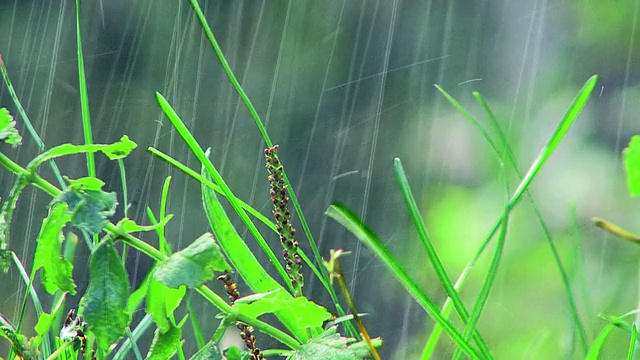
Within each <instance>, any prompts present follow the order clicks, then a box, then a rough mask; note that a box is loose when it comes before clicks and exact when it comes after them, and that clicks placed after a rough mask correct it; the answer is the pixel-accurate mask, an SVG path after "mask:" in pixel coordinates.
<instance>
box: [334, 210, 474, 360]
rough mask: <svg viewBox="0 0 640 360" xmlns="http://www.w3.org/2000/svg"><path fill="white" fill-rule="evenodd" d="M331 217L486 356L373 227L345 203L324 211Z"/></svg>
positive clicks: (451, 331)
mask: <svg viewBox="0 0 640 360" xmlns="http://www.w3.org/2000/svg"><path fill="white" fill-rule="evenodd" d="M325 214H327V215H328V216H329V217H330V218H332V219H334V220H335V221H337V222H338V223H339V224H340V225H342V226H343V227H344V228H345V229H347V230H348V231H349V232H351V233H352V234H353V235H354V236H355V237H356V238H357V239H358V240H360V241H361V242H362V243H364V244H365V245H366V246H367V247H368V248H369V249H370V250H371V251H373V252H374V253H375V254H376V256H377V257H378V258H379V259H380V260H381V261H382V263H383V264H384V265H385V266H386V267H387V269H388V270H389V272H391V274H393V275H394V276H395V277H396V279H397V280H398V281H399V282H400V284H402V286H403V287H404V288H405V290H407V292H408V293H409V294H410V295H411V296H412V297H413V298H414V299H415V300H416V302H418V304H419V305H420V306H421V307H422V308H423V309H424V310H425V311H426V312H427V314H428V315H429V316H430V317H431V318H432V319H434V320H435V321H436V322H437V323H438V324H440V326H442V328H443V329H444V331H445V332H446V333H447V334H448V335H449V336H450V337H451V339H452V340H453V341H454V342H455V343H456V344H457V345H458V346H459V347H460V348H461V349H462V351H464V352H465V354H467V356H469V357H470V358H472V359H481V358H483V357H482V356H481V355H480V354H479V353H478V352H477V351H476V349H474V348H473V347H472V346H471V345H470V344H469V343H468V342H467V341H465V340H464V338H463V337H462V335H461V334H460V332H458V330H456V328H455V327H454V326H453V325H452V324H451V323H450V322H449V320H447V319H446V318H445V317H443V316H442V314H441V313H440V310H439V309H438V308H437V307H436V306H435V305H434V304H433V302H432V301H431V300H430V299H429V298H428V297H427V295H426V294H425V293H424V291H422V290H421V289H420V288H419V286H418V284H417V283H416V282H415V280H413V279H412V278H411V277H410V276H409V274H408V273H407V271H406V270H405V269H404V268H403V267H402V265H401V264H400V262H398V260H396V259H395V257H394V256H393V255H392V254H391V252H390V251H389V249H388V248H387V247H386V246H385V245H384V243H383V242H382V241H381V240H380V239H379V238H378V237H377V236H376V235H375V234H374V233H373V231H372V230H370V229H369V228H368V227H367V226H366V225H365V224H364V223H363V222H362V221H361V220H360V219H359V218H358V216H357V215H356V214H355V213H353V212H352V211H351V210H349V209H348V208H347V207H346V206H344V205H342V204H338V203H334V204H333V205H331V206H330V207H329V208H328V209H327V211H326V212H325Z"/></svg>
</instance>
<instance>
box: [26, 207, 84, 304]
mask: <svg viewBox="0 0 640 360" xmlns="http://www.w3.org/2000/svg"><path fill="white" fill-rule="evenodd" d="M69 220H71V214H69V213H68V212H67V204H65V203H57V204H55V205H53V206H52V207H51V209H50V210H49V216H48V217H47V218H46V219H44V221H43V222H42V227H41V228H40V234H38V246H37V247H36V253H35V255H34V260H33V261H34V265H35V270H38V269H40V268H44V269H43V272H42V284H43V285H44V288H45V289H46V290H47V292H48V293H49V294H54V293H55V292H56V291H57V290H58V289H60V290H62V291H65V292H68V293H70V294H71V295H75V293H76V284H75V283H74V282H73V277H72V271H73V264H71V262H70V261H68V260H67V259H65V258H64V257H63V256H62V253H61V252H62V241H63V240H64V235H63V233H62V229H63V228H64V226H65V225H66V224H67V222H69Z"/></svg>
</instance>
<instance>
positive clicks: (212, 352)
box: [189, 341, 223, 360]
mask: <svg viewBox="0 0 640 360" xmlns="http://www.w3.org/2000/svg"><path fill="white" fill-rule="evenodd" d="M222 359H223V357H222V352H221V351H220V349H219V348H218V345H216V343H215V342H213V341H209V342H208V343H207V345H205V346H204V347H203V348H201V349H200V350H198V352H197V353H195V354H193V356H192V357H190V358H189V360H222Z"/></svg>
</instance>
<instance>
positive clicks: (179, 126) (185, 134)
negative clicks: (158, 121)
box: [156, 93, 290, 284]
mask: <svg viewBox="0 0 640 360" xmlns="http://www.w3.org/2000/svg"><path fill="white" fill-rule="evenodd" d="M156 99H157V100H158V104H159V105H160V107H161V108H162V110H163V111H164V113H165V115H166V116H167V118H168V119H169V121H171V124H173V126H174V128H175V129H176V131H177V132H178V134H180V136H181V137H182V139H183V140H184V141H185V143H186V144H187V146H189V148H190V149H191V151H192V152H193V154H194V155H195V156H196V158H197V159H198V160H199V161H200V163H201V164H202V166H204V168H205V169H206V171H207V173H208V174H209V175H210V176H211V178H212V179H213V181H214V182H215V183H216V184H218V186H219V187H220V189H221V190H222V192H223V193H224V194H225V197H226V198H227V201H229V204H230V205H231V207H232V208H233V210H234V211H235V212H236V213H237V214H238V216H239V217H240V219H241V220H242V222H243V223H244V224H245V226H246V227H247V229H249V232H250V233H251V235H253V237H254V238H255V239H256V241H257V242H258V245H260V248H261V249H262V251H263V252H264V253H265V254H266V255H267V257H268V258H269V261H271V263H272V264H273V265H274V266H275V268H276V270H277V271H278V273H279V274H280V277H282V279H283V280H284V281H285V282H287V283H289V282H288V281H287V279H288V278H289V277H288V276H287V273H286V271H285V270H284V267H283V266H282V264H281V263H280V261H279V259H278V258H277V257H276V255H275V254H274V253H273V250H271V248H269V245H267V242H266V241H265V239H264V238H263V237H262V235H261V234H260V232H259V231H258V229H257V228H256V226H255V225H254V224H253V221H251V219H250V218H249V216H247V214H246V213H245V212H244V210H242V207H241V206H240V203H239V202H238V201H237V200H236V199H237V198H236V196H235V195H234V194H233V192H232V191H231V188H229V186H228V185H227V183H226V182H225V181H224V179H223V178H222V176H221V175H220V173H219V172H218V170H216V168H215V167H214V166H213V163H211V161H210V160H209V158H208V157H207V156H206V155H205V152H204V150H202V148H201V147H200V145H199V144H198V142H197V141H196V139H195V138H194V137H193V135H192V134H191V132H189V129H188V128H187V127H186V126H185V125H184V122H182V120H181V119H180V117H179V116H178V114H177V113H176V112H175V111H174V110H173V108H172V107H171V105H170V104H169V102H167V100H166V99H165V98H164V96H162V95H161V94H160V93H156ZM289 284H290V283H289Z"/></svg>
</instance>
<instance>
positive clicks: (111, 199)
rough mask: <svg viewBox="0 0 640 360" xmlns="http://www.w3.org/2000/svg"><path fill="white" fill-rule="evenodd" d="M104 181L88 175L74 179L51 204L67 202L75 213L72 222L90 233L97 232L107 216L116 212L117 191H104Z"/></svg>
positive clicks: (104, 223)
mask: <svg viewBox="0 0 640 360" xmlns="http://www.w3.org/2000/svg"><path fill="white" fill-rule="evenodd" d="M103 185H104V183H103V182H102V181H101V180H99V179H96V178H93V177H87V178H82V179H78V180H72V181H71V183H70V184H69V186H68V187H67V189H66V190H65V191H64V192H62V193H61V194H60V195H58V196H56V198H55V199H53V201H52V202H51V206H53V205H55V204H57V203H59V202H65V203H67V204H68V205H69V211H70V212H71V213H72V214H73V217H72V218H71V224H72V225H73V226H75V227H76V228H78V229H81V230H84V231H87V232H89V233H92V234H94V233H97V232H99V231H100V230H102V228H103V227H104V226H105V225H106V223H107V221H108V220H107V218H108V217H110V216H113V214H115V212H116V205H118V202H117V201H116V193H115V192H110V193H107V192H104V191H102V186H103Z"/></svg>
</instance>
